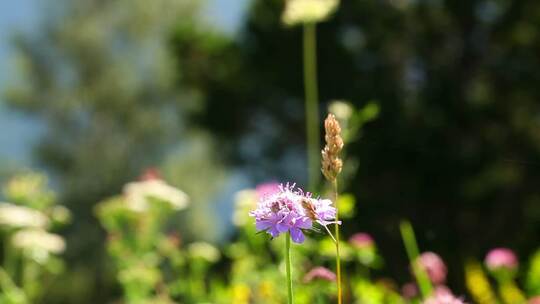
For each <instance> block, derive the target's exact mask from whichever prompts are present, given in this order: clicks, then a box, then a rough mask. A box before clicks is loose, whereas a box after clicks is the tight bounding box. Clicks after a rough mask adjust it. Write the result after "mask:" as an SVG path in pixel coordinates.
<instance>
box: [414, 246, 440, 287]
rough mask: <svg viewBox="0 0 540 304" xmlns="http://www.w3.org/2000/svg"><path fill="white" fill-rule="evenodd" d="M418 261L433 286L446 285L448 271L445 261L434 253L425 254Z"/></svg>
mask: <svg viewBox="0 0 540 304" xmlns="http://www.w3.org/2000/svg"><path fill="white" fill-rule="evenodd" d="M416 261H417V263H419V264H420V266H421V267H422V268H423V269H424V271H425V272H426V274H427V275H428V277H429V279H430V280H431V282H432V283H433V284H435V285H441V284H444V282H445V281H446V274H447V269H446V265H445V264H444V261H443V260H442V259H441V257H440V256H439V255H437V254H436V253H433V252H424V253H422V254H421V255H420V256H419V257H418V259H417V260H416Z"/></svg>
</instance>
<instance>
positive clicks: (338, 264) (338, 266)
mask: <svg viewBox="0 0 540 304" xmlns="http://www.w3.org/2000/svg"><path fill="white" fill-rule="evenodd" d="M332 188H333V190H334V199H335V200H334V203H335V206H336V222H338V221H339V206H338V183H337V178H336V179H334V180H333V181H332ZM335 234H336V284H337V292H338V304H341V303H343V292H342V290H341V256H340V252H339V225H338V224H336V225H335Z"/></svg>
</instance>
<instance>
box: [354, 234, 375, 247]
mask: <svg viewBox="0 0 540 304" xmlns="http://www.w3.org/2000/svg"><path fill="white" fill-rule="evenodd" d="M349 243H350V244H351V245H352V246H354V247H355V248H357V249H365V248H369V247H372V246H373V245H375V242H374V241H373V238H372V237H371V236H370V235H369V234H367V233H363V232H359V233H355V234H353V235H352V236H351V238H350V239H349Z"/></svg>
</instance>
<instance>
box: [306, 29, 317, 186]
mask: <svg viewBox="0 0 540 304" xmlns="http://www.w3.org/2000/svg"><path fill="white" fill-rule="evenodd" d="M303 36H304V94H305V98H306V102H305V107H306V109H305V111H306V133H307V134H306V135H307V157H308V177H309V179H308V186H309V190H310V191H315V188H316V187H317V185H318V184H319V178H320V177H319V175H320V174H319V167H320V166H319V162H320V161H319V148H320V138H319V101H318V99H319V96H318V95H319V93H318V90H317V32H316V25H315V23H305V24H304V34H303Z"/></svg>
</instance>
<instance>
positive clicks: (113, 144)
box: [7, 0, 540, 303]
mask: <svg viewBox="0 0 540 304" xmlns="http://www.w3.org/2000/svg"><path fill="white" fill-rule="evenodd" d="M201 5H203V1H189V0H181V1H172V0H159V1H152V3H151V4H150V3H149V2H148V1H144V0H136V1H127V0H119V1H90V0H77V1H65V0H64V1H49V2H47V4H46V5H45V4H44V6H45V7H46V8H47V9H46V10H43V11H44V14H45V17H46V19H45V21H44V24H43V26H42V27H41V28H40V30H39V32H38V33H37V34H35V35H25V36H18V37H16V38H15V40H14V43H15V46H16V47H17V49H18V50H19V54H20V57H19V64H20V68H21V72H22V75H23V81H22V82H21V83H20V84H19V86H15V87H12V88H11V89H10V90H9V91H8V92H7V96H8V98H9V102H10V104H11V105H12V106H13V107H15V108H17V109H21V110H24V111H26V112H28V113H33V114H34V115H35V116H36V117H37V118H38V119H40V120H42V121H44V122H45V124H46V126H47V130H46V132H45V136H44V137H43V139H42V141H41V143H40V145H39V147H38V148H37V150H36V156H37V157H38V159H39V160H40V161H41V163H42V164H43V165H45V166H46V168H47V169H49V170H50V172H51V173H52V176H53V179H54V180H55V181H58V185H59V189H60V190H61V192H60V196H59V199H60V201H61V202H63V203H65V204H66V205H67V206H69V208H70V210H72V211H73V217H74V218H75V219H76V220H74V222H73V225H72V226H71V227H70V228H69V230H68V231H67V233H66V235H67V238H68V244H70V246H68V248H69V251H68V253H67V256H66V260H67V263H68V264H69V267H70V269H71V271H70V273H69V274H67V276H66V277H65V278H64V279H63V283H62V284H64V285H62V284H60V285H62V286H70V288H67V289H68V290H60V288H52V290H53V292H52V296H51V297H52V298H53V300H52V301H53V302H54V303H62V302H61V300H60V299H63V300H64V301H65V302H66V303H101V302H104V301H106V300H108V299H110V298H111V297H114V296H118V295H119V294H121V291H120V288H119V287H118V285H116V284H115V283H114V282H115V274H114V273H113V272H112V271H111V269H110V268H109V265H108V263H109V262H107V260H106V259H105V251H104V246H102V245H103V241H104V235H105V232H104V231H102V230H100V229H99V228H98V227H99V226H98V224H97V221H96V219H95V217H94V213H93V209H94V205H95V203H96V202H99V201H102V200H103V199H105V198H106V197H110V196H112V195H114V194H116V193H118V191H119V189H120V188H121V186H122V185H123V184H124V183H126V182H127V181H130V180H134V179H136V176H137V175H138V174H139V173H140V172H141V171H142V169H144V168H146V167H149V166H158V167H163V168H164V170H162V171H163V172H164V174H165V175H166V177H167V178H168V179H170V180H171V183H173V184H174V185H177V186H180V187H181V188H182V189H184V190H185V191H186V192H187V193H188V194H189V195H190V197H191V198H192V199H193V201H194V202H196V203H194V204H193V205H192V208H190V210H189V211H187V212H185V215H183V214H181V215H178V217H177V215H171V217H173V218H176V219H182V220H177V221H174V220H173V222H174V225H178V226H181V227H182V228H185V229H184V230H182V231H183V232H185V233H186V234H188V235H191V237H192V238H193V236H194V235H197V236H199V237H200V236H202V237H204V238H207V239H216V238H217V235H218V233H219V232H221V230H222V229H217V228H215V227H213V226H210V225H205V223H209V222H212V223H214V220H215V218H216V215H215V213H216V212H215V210H214V209H215V206H209V205H208V204H207V203H208V202H209V201H212V200H214V199H215V198H216V193H219V191H220V190H222V188H223V185H224V184H225V182H226V181H227V180H228V178H229V177H230V175H231V174H232V173H231V172H232V170H229V169H232V168H234V169H238V168H240V169H241V170H243V172H244V173H245V174H246V175H247V176H249V177H250V178H252V179H253V180H255V181H261V180H266V179H268V178H280V179H284V180H296V181H299V182H301V183H304V181H305V180H306V178H305V177H306V172H305V165H304V164H305V161H304V154H305V153H304V133H305V130H303V126H304V117H303V84H302V76H301V73H302V66H301V64H302V60H301V31H300V29H298V28H285V27H284V26H283V25H282V23H281V18H280V16H281V12H282V8H283V2H282V1H277V0H276V1H255V0H254V1H252V4H251V6H250V8H249V11H248V13H247V15H246V18H245V20H243V24H242V27H241V29H240V32H239V33H238V34H237V35H236V36H230V35H226V34H223V33H221V32H219V31H217V30H215V29H211V28H209V26H208V25H206V24H204V22H201V20H200V19H199V17H198V16H200V11H199V10H200V6H201ZM539 14H540V3H538V2H537V1H534V0H520V1H510V0H471V1H445V0H434V1H408V0H399V1H397V0H396V1H394V0H392V1H391V0H388V1H386V0H385V1H342V3H341V6H340V8H339V10H338V11H337V12H336V15H335V17H333V18H332V19H331V20H330V21H328V22H326V23H322V24H321V25H320V26H319V27H318V30H319V36H318V38H319V40H318V54H319V59H320V60H319V84H320V97H321V98H320V99H321V101H322V102H321V104H320V107H321V108H324V109H325V108H326V106H327V105H329V104H330V101H332V100H334V99H336V98H337V99H341V100H347V101H348V103H349V104H350V105H351V106H352V108H353V109H357V110H354V113H355V114H353V115H352V116H351V118H350V120H349V123H350V125H349V126H350V128H348V130H349V132H350V133H349V134H347V137H348V138H347V139H348V145H347V146H346V154H347V158H346V162H345V169H344V176H346V182H345V183H342V184H343V185H344V191H345V192H347V193H350V194H351V195H352V196H353V197H354V200H355V201H356V206H355V212H354V216H353V217H352V218H351V219H350V220H348V224H347V225H345V226H344V229H345V235H349V234H352V233H353V232H356V231H358V230H363V231H370V232H372V234H374V235H375V236H376V237H377V239H378V240H379V244H380V248H379V249H380V251H381V252H382V255H384V256H385V257H386V258H387V259H386V266H387V267H386V268H385V269H384V270H383V274H391V275H392V277H395V278H397V279H399V280H401V279H403V278H405V277H408V271H407V269H406V268H405V267H403V265H406V264H407V262H406V258H405V254H404V251H403V249H402V246H401V242H400V241H399V239H398V235H399V234H398V231H397V226H398V222H399V220H400V219H401V218H404V217H405V218H410V219H411V220H412V222H414V223H415V229H416V230H417V237H418V241H419V245H420V247H421V248H430V249H431V250H434V251H436V252H439V253H441V255H442V256H445V257H447V259H448V263H449V268H450V269H453V270H454V271H451V272H450V278H449V281H450V285H452V287H454V288H455V290H456V291H458V293H459V292H460V291H461V292H464V291H465V286H464V285H465V282H466V281H464V280H463V279H462V278H463V275H464V273H462V272H461V269H462V267H461V265H462V264H463V262H464V260H465V258H466V257H468V256H471V255H472V256H480V255H481V254H483V253H484V252H485V251H486V249H487V248H489V247H492V246H496V245H497V246H499V245H504V246H509V247H512V248H515V249H518V252H520V253H522V254H523V255H526V254H528V253H530V252H532V251H533V250H536V246H537V243H538V241H539V238H538V231H539V229H540V221H539V218H540V207H539V206H540V205H539V204H538V203H539V200H540V196H539V194H538V184H539V183H540V175H539V172H540V171H539V170H538V168H539V167H540V153H539V152H540V133H539V132H538V130H539V129H540V125H539V120H538V113H539V110H540V103H538V101H537V99H538V98H539V97H540V91H539V90H538V89H537V83H538V80H539V79H540V72H539V71H540V61H539V60H538V56H537V53H538V47H539V45H540V44H539V43H538V42H539V36H538V31H537V30H536V28H537V27H538V26H539V24H538V23H539V20H540V18H538V16H539ZM323 112H324V111H323ZM47 201H48V198H45V199H44V200H43V201H40V202H38V201H35V202H34V201H32V202H34V203H35V204H36V207H37V206H41V205H42V204H48V203H47ZM218 213H219V214H221V212H218ZM516 223H522V224H521V225H517V224H516ZM218 230H219V231H218ZM252 232H253V231H249V232H243V231H239V232H238V234H239V235H243V234H245V235H244V237H245V238H247V239H248V240H249V241H248V242H247V243H246V244H244V243H235V244H233V245H234V246H233V245H231V249H230V250H231V253H230V255H231V259H232V260H233V262H231V265H232V266H231V267H232V269H233V272H232V273H233V277H235V278H241V279H238V281H239V283H238V284H237V285H234V288H233V289H232V291H230V292H231V297H233V296H237V297H239V298H242V297H244V298H245V297H246V290H248V291H249V292H251V291H252V290H259V289H260V290H267V289H268V288H270V289H271V288H277V287H270V285H268V284H269V283H268V284H267V282H266V281H264V282H258V281H257V282H256V283H254V282H255V281H250V279H249V278H250V276H247V275H246V273H250V271H251V270H252V269H257V270H260V268H257V267H259V266H260V265H258V264H257V262H254V261H250V260H245V259H242V258H241V256H242V255H241V253H242V252H245V251H246V250H255V252H259V251H261V252H267V251H264V250H265V249H266V248H265V247H264V246H265V245H264V244H262V243H261V241H260V238H259V239H258V240H256V239H255V238H256V237H259V236H250V233H252ZM252 238H253V239H252ZM245 246H253V248H254V249H253V248H251V249H250V248H247V249H246V248H243V247H245ZM235 250H236V251H235ZM235 252H236V253H235ZM235 254H236V255H235ZM278 254H279V253H276V254H272V257H273V258H274V259H276V256H277V255H278ZM255 258H257V257H255ZM261 259H262V257H261ZM321 259H322V258H321ZM321 261H322V260H321ZM226 266H227V265H224V266H223V267H226ZM237 268H238V269H247V270H243V271H240V270H238V274H237V275H235V273H236V272H235V271H236V270H235V269H237ZM533 269H535V268H534V267H533ZM473 270H475V269H473ZM194 271H196V270H194ZM466 271H467V270H466ZM472 272H473V273H474V271H472ZM476 274H478V272H476ZM257 276H260V277H268V278H272V277H273V276H277V274H276V273H275V272H270V273H269V274H265V272H264V271H261V272H260V273H259V272H258V273H257ZM478 277H481V276H477V277H476V278H478ZM243 279H245V281H244V280H243ZM269 280H271V279H269ZM232 281H233V282H234V281H235V279H233V280H232ZM529 282H531V283H529V288H532V289H534V288H535V287H534V286H535V285H534V284H535V283H534V280H533V279H529ZM259 283H260V284H261V286H262V287H261V286H259V285H257V284H259ZM216 284H217V283H216ZM246 286H248V288H247V289H246ZM258 288H259V289H258ZM532 289H531V290H532ZM352 290H355V292H356V290H360V291H362V292H361V293H364V292H366V293H371V292H373V294H376V293H377V292H374V291H372V289H371V286H368V285H365V284H364V285H362V284H361V283H359V285H358V287H355V288H352ZM67 294H69V295H67ZM278 294H279V292H278ZM306 297H308V296H306ZM237 303H241V302H237ZM258 303H260V302H258Z"/></svg>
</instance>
